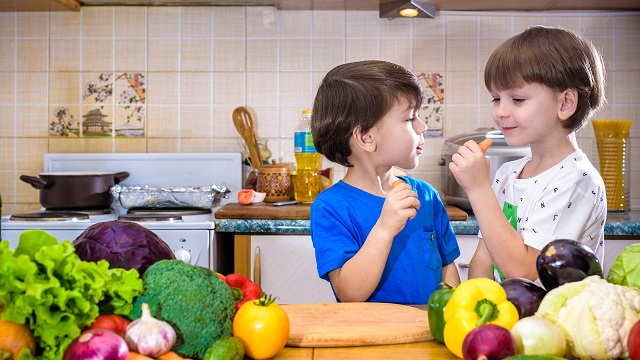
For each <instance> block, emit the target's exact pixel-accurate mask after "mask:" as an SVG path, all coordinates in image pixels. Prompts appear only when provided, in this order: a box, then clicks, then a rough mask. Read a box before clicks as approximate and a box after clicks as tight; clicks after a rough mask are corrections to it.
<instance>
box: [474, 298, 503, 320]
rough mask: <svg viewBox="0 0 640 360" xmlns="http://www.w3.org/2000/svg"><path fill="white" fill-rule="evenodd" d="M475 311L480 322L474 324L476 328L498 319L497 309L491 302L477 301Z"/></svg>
mask: <svg viewBox="0 0 640 360" xmlns="http://www.w3.org/2000/svg"><path fill="white" fill-rule="evenodd" d="M475 311H476V314H478V316H479V317H480V320H478V321H477V322H476V326H480V325H484V324H486V323H488V322H490V321H493V320H495V319H497V318H498V307H497V306H496V304H495V303H494V302H493V301H491V300H487V299H482V300H480V301H478V303H477V304H476V308H475Z"/></svg>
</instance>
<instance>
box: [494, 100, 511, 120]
mask: <svg viewBox="0 0 640 360" xmlns="http://www.w3.org/2000/svg"><path fill="white" fill-rule="evenodd" d="M493 112H494V113H495V114H496V117H499V118H502V117H506V116H507V115H508V113H509V110H508V109H507V106H506V105H505V104H502V103H498V105H496V106H494V107H493Z"/></svg>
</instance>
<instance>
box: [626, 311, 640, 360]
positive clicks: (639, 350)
mask: <svg viewBox="0 0 640 360" xmlns="http://www.w3.org/2000/svg"><path fill="white" fill-rule="evenodd" d="M627 347H628V348H629V356H630V357H631V360H640V320H638V321H637V322H636V323H635V324H634V325H633V326H632V327H631V330H630V331H629V337H628V338H627Z"/></svg>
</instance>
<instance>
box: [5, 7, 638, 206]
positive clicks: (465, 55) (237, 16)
mask: <svg viewBox="0 0 640 360" xmlns="http://www.w3.org/2000/svg"><path fill="white" fill-rule="evenodd" d="M532 24H547V25H560V26H563V27H565V28H569V29H572V30H575V31H577V32H579V33H580V34H582V35H585V36H587V37H589V38H590V39H591V40H593V42H594V43H595V44H596V46H597V47H598V48H599V49H600V50H601V51H602V53H603V56H604V58H605V61H606V64H607V65H606V66H607V71H608V77H607V97H608V99H609V106H607V107H606V108H605V109H604V110H603V111H602V112H601V113H600V114H598V117H599V118H623V119H632V120H633V121H634V123H633V126H632V131H631V141H630V143H631V170H632V176H631V189H632V190H631V196H632V199H634V200H635V201H638V200H640V180H638V175H640V156H639V153H640V145H638V146H636V143H638V138H639V137H640V125H638V120H639V119H640V99H639V98H638V93H639V92H640V86H639V85H638V84H640V60H639V59H640V13H586V12H574V13H562V14H558V13H459V12H444V13H439V14H438V16H437V18H436V19H396V20H392V21H389V20H387V19H380V18H379V17H378V12H377V11H348V12H345V11H314V12H312V11H277V10H276V9H275V8H273V7H83V8H82V10H81V11H80V12H50V13H49V12H24V13H11V12H8V13H7V12H5V13H0V193H1V194H2V197H3V200H4V201H3V202H4V207H3V212H4V213H5V214H6V213H11V212H16V211H24V210H32V209H35V208H39V207H40V205H39V203H38V202H39V201H38V192H37V191H36V190H35V189H33V188H32V187H31V186H29V185H27V184H25V183H23V182H21V181H20V180H19V179H18V178H19V176H20V175H22V174H32V173H37V172H38V171H40V170H42V169H41V167H42V155H43V154H44V153H46V152H210V151H239V146H238V143H237V139H240V136H239V135H238V134H237V132H236V130H235V128H234V127H233V124H232V120H231V113H232V111H233V109H234V108H235V107H237V106H239V105H246V106H250V107H252V108H253V109H254V110H255V112H256V114H257V130H258V135H259V137H261V138H265V139H268V145H269V147H270V149H271V150H272V152H273V154H274V158H275V159H277V160H278V161H284V162H292V161H293V159H294V157H293V129H294V126H295V124H296V123H297V121H298V119H299V116H300V112H301V110H303V109H305V108H310V107H311V105H312V102H313V97H314V94H315V89H316V87H317V85H318V83H319V82H320V80H321V79H322V77H323V76H324V74H325V73H326V72H327V71H328V70H329V69H331V68H332V67H333V66H335V65H338V64H341V63H344V62H347V61H355V60H362V59H372V58H374V59H383V60H389V61H393V62H397V63H399V64H401V65H403V66H405V67H407V68H409V69H411V70H412V71H414V72H416V73H423V72H426V73H440V74H442V75H443V76H444V82H445V84H444V89H445V101H444V137H445V138H446V137H449V136H453V135H456V134H459V133H462V132H468V131H472V130H474V129H475V128H477V127H482V126H491V125H493V124H492V120H491V110H490V99H489V97H488V94H487V92H486V90H485V88H484V84H483V77H482V72H483V69H484V64H485V62H486V59H487V58H488V57H489V55H490V54H491V52H492V51H493V49H494V48H495V47H496V46H497V45H498V44H499V43H500V42H502V41H504V40H505V39H507V38H508V37H510V36H512V35H514V34H516V33H518V32H520V31H522V30H523V29H525V28H526V27H527V26H529V25H532ZM101 72H115V73H130V72H133V73H141V74H143V75H144V76H145V77H146V81H147V83H146V100H145V106H146V114H147V116H146V119H145V122H144V127H145V135H144V136H143V137H138V138H121V137H99V138H96V137H61V136H55V135H51V134H50V132H49V124H50V122H51V121H52V119H53V111H54V109H55V108H56V107H57V106H59V105H60V104H64V105H65V106H67V107H68V108H69V111H70V112H74V113H77V114H78V115H77V116H78V117H81V115H82V114H85V113H86V112H87V111H88V110H90V109H91V108H92V106H93V107H95V104H90V103H88V101H87V100H83V89H84V86H85V84H86V83H87V82H88V81H89V80H91V79H94V78H96V77H97V76H98V75H99V74H100V73H101ZM117 96H118V95H117V93H116V92H115V91H114V95H113V98H116V100H113V99H110V100H109V102H107V103H106V106H107V108H109V107H111V109H114V108H117V107H118V106H117ZM114 113H115V110H114ZM578 137H579V142H580V144H581V146H582V148H583V150H584V151H585V152H586V153H587V154H588V155H590V156H591V158H592V160H593V161H594V162H595V159H594V156H595V145H594V140H593V130H592V129H591V128H590V127H589V128H586V129H584V130H582V131H580V132H579V134H578ZM443 141H444V139H443V138H429V139H428V140H427V146H426V151H425V154H423V156H422V157H421V162H420V165H419V166H418V168H417V169H415V170H413V171H411V173H412V174H413V175H415V176H416V177H419V178H422V179H424V180H427V181H429V182H431V183H432V184H433V185H434V186H436V187H437V188H440V177H439V174H440V167H439V166H438V161H439V160H440V149H441V146H442V143H443ZM326 165H327V166H329V165H331V164H326ZM343 173H344V171H343V169H341V168H340V167H336V173H335V178H336V179H337V178H341V176H342V175H343Z"/></svg>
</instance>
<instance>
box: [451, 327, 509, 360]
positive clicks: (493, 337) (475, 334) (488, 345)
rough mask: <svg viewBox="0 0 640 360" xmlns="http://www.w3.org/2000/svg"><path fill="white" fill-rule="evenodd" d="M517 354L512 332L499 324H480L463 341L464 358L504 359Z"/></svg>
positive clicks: (481, 359)
mask: <svg viewBox="0 0 640 360" xmlns="http://www.w3.org/2000/svg"><path fill="white" fill-rule="evenodd" d="M515 354H516V342H515V340H514V339H513V336H511V332H509V330H507V329H505V328H503V327H502V326H499V325H494V324H485V325H480V326H478V327H477V328H475V329H473V330H471V331H470V332H469V333H468V334H467V336H466V337H465V338H464V341H463V342H462V355H463V357H464V360H502V359H504V358H507V357H509V356H513V355H515Z"/></svg>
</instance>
